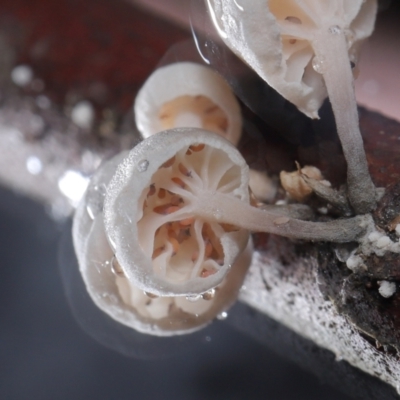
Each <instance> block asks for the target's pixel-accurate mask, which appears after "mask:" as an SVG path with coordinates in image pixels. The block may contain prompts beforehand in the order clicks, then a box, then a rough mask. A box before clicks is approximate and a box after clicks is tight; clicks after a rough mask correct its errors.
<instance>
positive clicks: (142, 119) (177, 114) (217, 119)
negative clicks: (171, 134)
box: [134, 62, 242, 145]
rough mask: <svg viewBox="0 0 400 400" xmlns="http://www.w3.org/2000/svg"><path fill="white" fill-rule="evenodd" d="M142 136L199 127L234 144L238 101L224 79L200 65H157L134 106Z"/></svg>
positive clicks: (237, 132) (239, 126)
mask: <svg viewBox="0 0 400 400" xmlns="http://www.w3.org/2000/svg"><path fill="white" fill-rule="evenodd" d="M134 112H135V120H136V124H137V127H138V129H139V131H140V133H141V134H142V136H143V137H144V138H147V137H149V136H151V135H153V134H155V133H157V132H160V131H163V130H166V129H171V128H178V127H191V128H203V129H206V130H209V131H211V132H214V133H217V134H219V135H221V136H223V137H224V138H225V139H228V140H229V141H230V142H231V143H233V144H234V145H237V143H238V141H239V139H240V136H241V131H242V117H241V112H240V107H239V103H238V101H237V100H236V97H235V96H234V94H233V92H232V90H231V88H230V87H229V85H228V84H227V82H226V81H225V80H224V79H223V78H222V77H221V76H220V75H218V74H217V73H216V72H215V71H213V70H211V69H210V68H208V67H205V66H203V65H200V64H195V63H191V62H180V63H175V64H171V65H167V66H165V67H161V68H158V69H157V70H156V71H154V72H153V74H152V75H151V76H150V77H149V78H148V79H147V81H146V82H145V84H144V85H143V87H142V88H141V89H140V91H139V93H138V95H137V97H136V100H135V106H134Z"/></svg>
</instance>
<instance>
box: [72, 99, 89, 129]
mask: <svg viewBox="0 0 400 400" xmlns="http://www.w3.org/2000/svg"><path fill="white" fill-rule="evenodd" d="M71 119H72V121H73V122H74V123H75V124H76V125H78V126H79V127H80V128H82V129H90V128H91V127H92V124H93V120H94V108H93V106H92V103H90V102H89V101H86V100H83V101H80V102H79V103H77V104H75V106H74V108H73V109H72V111H71Z"/></svg>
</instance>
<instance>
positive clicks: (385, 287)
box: [378, 281, 396, 298]
mask: <svg viewBox="0 0 400 400" xmlns="http://www.w3.org/2000/svg"><path fill="white" fill-rule="evenodd" d="M378 284H379V289H378V291H379V294H380V295H381V296H382V297H385V298H389V297H392V296H393V295H394V294H395V293H396V283H395V282H389V281H379V282H378Z"/></svg>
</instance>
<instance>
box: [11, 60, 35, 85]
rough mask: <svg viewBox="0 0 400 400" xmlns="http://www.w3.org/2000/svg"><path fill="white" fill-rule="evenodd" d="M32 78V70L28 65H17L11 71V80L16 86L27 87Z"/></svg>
mask: <svg viewBox="0 0 400 400" xmlns="http://www.w3.org/2000/svg"><path fill="white" fill-rule="evenodd" d="M32 78H33V71H32V68H31V67H29V66H28V65H18V66H16V67H15V68H14V69H13V70H12V71H11V80H12V81H13V82H14V83H15V84H16V85H17V86H21V87H23V86H26V85H28V84H29V83H30V82H31V81H32Z"/></svg>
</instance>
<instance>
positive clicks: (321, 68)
mask: <svg viewBox="0 0 400 400" xmlns="http://www.w3.org/2000/svg"><path fill="white" fill-rule="evenodd" d="M312 67H313V69H314V71H315V72H318V73H319V74H323V73H324V72H325V69H326V68H325V60H324V59H323V58H322V57H317V56H315V57H314V58H313V60H312Z"/></svg>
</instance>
